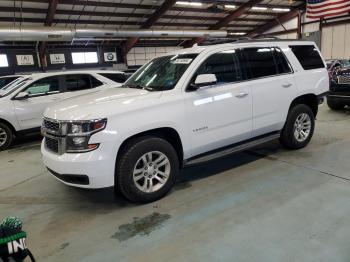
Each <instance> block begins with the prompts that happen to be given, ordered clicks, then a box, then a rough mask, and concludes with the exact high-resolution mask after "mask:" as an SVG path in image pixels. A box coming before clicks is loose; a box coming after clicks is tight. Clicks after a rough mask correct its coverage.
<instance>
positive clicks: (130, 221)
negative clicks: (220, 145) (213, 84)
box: [0, 105, 350, 262]
mask: <svg viewBox="0 0 350 262" xmlns="http://www.w3.org/2000/svg"><path fill="white" fill-rule="evenodd" d="M0 179H1V183H0V218H3V217H5V216H9V215H11V216H18V217H20V218H21V219H23V221H24V229H25V230H26V231H27V232H28V234H29V239H28V244H29V247H30V249H31V250H32V252H33V253H34V255H35V256H36V257H37V260H38V261H168V262H169V261H245V262H246V261H259V262H261V261H269V262H273V261H303V262H306V261H327V262H328V261H333V262H334V261H350V249H349V246H350V237H349V236H350V111H346V110H345V111H343V112H332V111H330V110H329V109H328V107H327V106H326V105H323V106H322V107H321V109H320V114H319V117H318V121H317V126H316V131H315V135H314V138H313V140H312V142H311V144H310V145H309V146H308V147H306V148H305V149H302V150H299V151H286V150H284V149H282V148H281V147H280V146H279V145H278V143H272V144H268V145H265V146H264V147H260V148H257V149H254V150H251V151H249V152H244V153H240V154H236V155H234V156H231V157H228V158H225V159H221V160H217V161H215V162H211V163H208V164H205V165H201V166H198V167H193V168H189V169H186V170H184V171H183V172H182V173H181V177H180V182H179V183H178V184H177V185H176V188H175V189H174V190H173V191H172V192H171V193H170V194H169V195H168V196H167V197H165V198H164V199H162V200H160V201H157V202H155V203H152V204H148V205H142V206H138V205H133V204H130V203H128V202H126V201H124V200H123V199H122V198H121V197H117V198H115V197H114V195H113V191H112V190H109V189H107V190H98V191H86V190H78V189H74V188H69V187H67V186H65V185H63V184H61V183H60V182H58V181H56V180H55V179H54V178H53V177H51V176H49V175H48V173H47V171H46V170H45V168H44V167H43V165H42V163H41V160H40V152H39V141H38V140H35V139H34V141H33V140H29V141H28V139H27V140H24V141H21V142H20V143H19V144H18V145H16V146H15V148H13V149H11V150H8V151H6V152H1V153H0Z"/></svg>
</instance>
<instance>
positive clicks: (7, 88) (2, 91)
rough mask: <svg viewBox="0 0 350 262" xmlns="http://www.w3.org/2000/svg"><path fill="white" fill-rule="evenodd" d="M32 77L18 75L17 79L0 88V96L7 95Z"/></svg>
mask: <svg viewBox="0 0 350 262" xmlns="http://www.w3.org/2000/svg"><path fill="white" fill-rule="evenodd" d="M31 80H32V79H31V78H30V77H20V78H18V79H17V80H15V81H13V82H12V83H10V84H8V85H7V86H5V87H3V88H2V89H0V96H7V95H9V94H11V93H12V92H14V91H15V90H17V89H18V88H20V87H22V86H24V85H25V84H26V83H28V82H29V81H31Z"/></svg>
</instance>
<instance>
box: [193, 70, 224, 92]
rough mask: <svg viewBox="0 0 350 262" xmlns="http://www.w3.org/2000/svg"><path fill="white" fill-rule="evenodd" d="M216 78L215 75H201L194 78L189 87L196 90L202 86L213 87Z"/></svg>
mask: <svg viewBox="0 0 350 262" xmlns="http://www.w3.org/2000/svg"><path fill="white" fill-rule="evenodd" d="M217 81H218V80H217V78H216V76H215V74H201V75H198V76H197V77H196V80H195V81H194V84H192V85H191V87H192V88H193V89H194V90H196V89H198V88H200V87H203V86H210V85H215V84H216V83H217Z"/></svg>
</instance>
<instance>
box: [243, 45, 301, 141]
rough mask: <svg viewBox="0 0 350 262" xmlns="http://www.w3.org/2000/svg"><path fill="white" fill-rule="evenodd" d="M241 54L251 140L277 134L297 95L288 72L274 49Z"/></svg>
mask: <svg viewBox="0 0 350 262" xmlns="http://www.w3.org/2000/svg"><path fill="white" fill-rule="evenodd" d="M241 52H242V54H243V56H244V61H245V62H244V63H245V65H243V67H244V68H246V70H247V71H248V72H247V74H248V75H249V80H250V81H249V82H250V84H251V87H252V94H253V137H255V136H259V135H263V134H267V133H270V132H274V131H279V130H281V129H282V128H283V125H284V123H285V120H286V117H287V114H288V109H289V106H290V104H291V102H292V100H293V99H294V97H295V96H296V93H297V89H296V84H295V80H294V77H293V71H292V68H291V66H290V64H289V62H288V61H287V59H286V57H285V56H284V54H283V52H282V50H281V49H280V48H278V47H252V48H244V49H242V50H241Z"/></svg>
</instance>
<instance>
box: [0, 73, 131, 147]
mask: <svg viewBox="0 0 350 262" xmlns="http://www.w3.org/2000/svg"><path fill="white" fill-rule="evenodd" d="M118 80H119V83H123V82H124V81H125V80H126V75H125V74H124V73H123V72H119V71H105V70H101V71H71V72H68V71H67V72H59V73H35V74H32V75H27V76H20V77H19V78H18V79H17V80H15V81H13V83H12V84H8V85H6V86H4V87H3V88H2V89H0V151H1V150H4V149H6V148H8V147H9V146H10V145H11V143H12V141H13V138H14V137H15V136H21V135H24V134H28V133H33V132H39V131H40V126H41V123H42V115H43V112H44V110H45V108H46V107H47V106H48V105H51V104H53V103H54V102H57V101H59V100H62V99H65V98H69V97H72V96H76V95H81V94H86V93H90V92H93V91H96V90H103V89H106V88H108V87H112V86H116V85H117V86H119V85H120V84H118V83H117V82H118Z"/></svg>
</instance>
